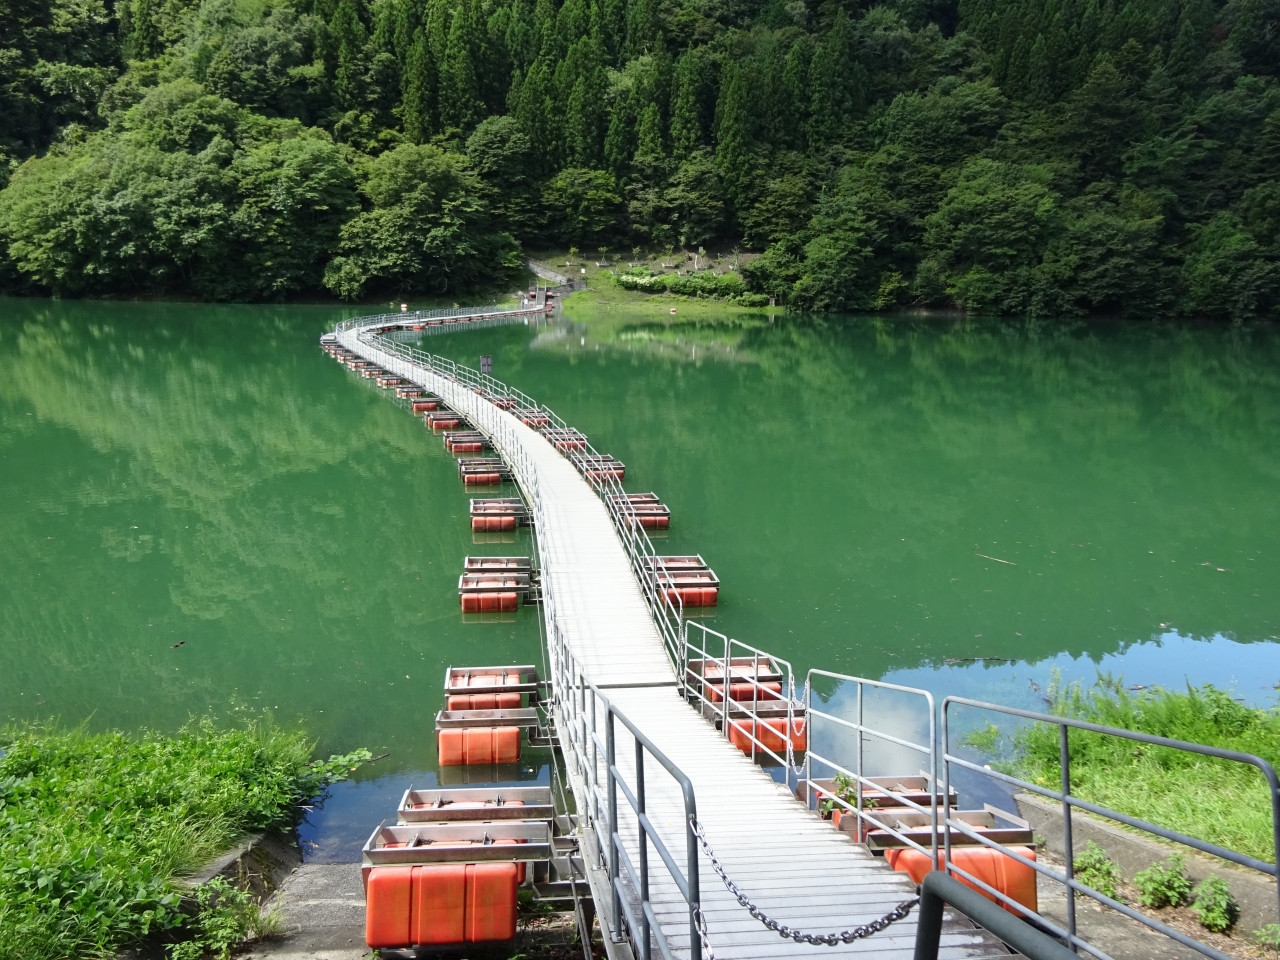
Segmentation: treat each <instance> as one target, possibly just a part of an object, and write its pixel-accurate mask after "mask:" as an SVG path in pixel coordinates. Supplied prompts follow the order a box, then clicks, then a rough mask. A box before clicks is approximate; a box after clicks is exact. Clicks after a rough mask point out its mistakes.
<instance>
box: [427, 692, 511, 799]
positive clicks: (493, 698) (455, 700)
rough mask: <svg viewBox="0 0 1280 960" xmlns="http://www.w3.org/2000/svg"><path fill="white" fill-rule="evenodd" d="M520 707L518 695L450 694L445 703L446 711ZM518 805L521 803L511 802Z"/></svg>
mask: <svg viewBox="0 0 1280 960" xmlns="http://www.w3.org/2000/svg"><path fill="white" fill-rule="evenodd" d="M519 707H520V694H518V693H501V692H499V693H451V694H450V695H449V699H448V701H447V702H446V703H445V709H446V710H517V709H519ZM511 802H512V803H518V802H521V801H514V800H513V801H511Z"/></svg>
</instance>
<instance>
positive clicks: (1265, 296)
mask: <svg viewBox="0 0 1280 960" xmlns="http://www.w3.org/2000/svg"><path fill="white" fill-rule="evenodd" d="M1278 71H1280V0H1226V2H1218V0H879V2H874V0H9V2H8V3H7V4H6V5H4V6H3V7H0V185H2V186H3V190H2V191H0V289H4V290H8V291H10V292H24V293H52V294H56V295H60V296H121V297H135V296H163V295H180V296H196V297H202V298H209V299H218V300H265V299H283V298H289V297H297V296H315V295H322V294H333V295H337V296H340V297H343V298H348V299H361V298H373V297H383V296H386V295H394V296H402V295H408V294H410V293H437V294H446V295H447V294H451V293H454V292H458V293H464V292H467V291H472V290H478V289H485V288H492V287H493V286H495V285H498V284H501V283H504V282H507V281H509V280H511V279H513V278H514V277H515V276H517V275H518V274H519V271H520V268H521V259H522V253H521V250H522V247H535V248H536V247H564V246H569V245H574V246H577V247H580V248H581V249H583V250H584V251H586V252H588V253H593V252H594V251H596V250H598V249H600V248H607V249H611V250H620V249H626V250H629V249H631V248H632V247H634V246H643V247H647V248H649V249H662V250H666V249H674V248H686V249H693V248H696V247H698V246H705V247H709V248H711V249H716V250H722V251H723V250H729V249H731V248H734V247H736V248H738V249H740V250H742V251H754V252H759V253H762V254H763V255H762V256H759V257H756V258H753V259H751V260H750V261H749V263H748V264H747V266H746V267H745V268H744V270H743V273H744V279H745V281H746V283H747V285H748V287H749V288H751V289H752V290H754V291H756V292H758V293H765V294H768V295H770V296H776V297H778V298H780V300H781V301H782V302H785V303H787V304H789V305H792V306H794V307H796V308H799V309H806V310H884V309H892V308H896V307H899V306H905V305H922V306H948V305H950V306H959V307H962V308H965V309H967V310H972V311H982V312H1003V313H1030V314H1035V315H1045V316H1052V315H1065V314H1072V313H1081V312H1109V313H1119V314H1123V315H1127V316H1133V317H1144V316H1157V315H1159V316H1166V315H1176V314H1187V315H1203V316H1211V317H1215V318H1224V319H1233V320H1243V319H1247V318H1251V317H1267V316H1275V315H1276V313H1277V312H1278V311H1280V306H1278V304H1280V173H1278V172H1280V86H1278V85H1277V73H1278Z"/></svg>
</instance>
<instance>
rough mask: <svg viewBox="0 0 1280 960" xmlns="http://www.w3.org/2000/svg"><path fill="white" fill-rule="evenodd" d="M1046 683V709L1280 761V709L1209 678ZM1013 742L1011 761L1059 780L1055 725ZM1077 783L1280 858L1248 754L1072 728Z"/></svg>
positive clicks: (1136, 809) (1156, 819)
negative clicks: (1136, 686) (1174, 685)
mask: <svg viewBox="0 0 1280 960" xmlns="http://www.w3.org/2000/svg"><path fill="white" fill-rule="evenodd" d="M1049 693H1050V697H1051V699H1052V702H1053V705H1052V707H1051V708H1050V711H1051V712H1053V713H1056V714H1058V715H1060V716H1067V717H1075V718H1078V719H1082V720H1088V721H1092V722H1094V723H1100V724H1105V725H1107V726H1112V727H1121V728H1123V729H1126V730H1136V731H1139V732H1142V733H1149V734H1154V735H1155V736H1160V737H1169V738H1171V739H1175V740H1187V741H1190V742H1192V743H1201V744H1207V745H1209V746H1215V747H1223V748H1226V749H1229V750H1237V751H1241V752H1243V753H1251V754H1255V755H1257V756H1259V757H1261V758H1262V759H1264V760H1267V761H1269V762H1270V763H1271V764H1272V765H1273V766H1280V710H1276V709H1271V710H1259V709H1256V708H1253V707H1247V706H1245V705H1243V704H1241V703H1237V702H1236V701H1235V700H1233V699H1232V698H1231V696H1230V695H1229V694H1227V693H1226V692H1224V691H1222V690H1219V689H1217V688H1216V687H1214V686H1212V685H1210V684H1206V685H1205V686H1202V687H1192V686H1190V685H1188V687H1187V690H1186V692H1185V693H1183V692H1177V691H1173V690H1164V689H1160V688H1156V689H1153V690H1149V691H1143V692H1141V693H1138V694H1136V695H1134V694H1131V693H1129V692H1128V691H1127V690H1125V688H1124V686H1123V684H1122V683H1121V682H1120V681H1119V680H1118V679H1116V678H1114V677H1111V676H1109V675H1103V676H1101V677H1099V679H1098V683H1097V685H1096V686H1094V687H1092V688H1089V689H1087V690H1086V689H1083V688H1082V687H1081V685H1080V684H1079V683H1073V684H1071V685H1069V686H1066V687H1062V685H1061V684H1060V682H1058V681H1057V679H1056V678H1055V682H1054V684H1053V685H1052V687H1051V688H1050V691H1049ZM1016 743H1017V747H1018V758H1017V760H1016V761H1015V762H1014V764H1013V768H1014V769H1015V770H1016V771H1017V772H1018V773H1019V774H1020V775H1022V776H1023V777H1024V778H1025V779H1028V780H1030V781H1032V782H1033V783H1039V784H1041V785H1043V786H1047V787H1055V788H1056V787H1057V786H1058V784H1059V778H1060V772H1059V771H1060V769H1061V768H1060V766H1059V759H1058V733H1057V728H1056V727H1051V726H1049V725H1048V724H1043V723H1040V724H1033V725H1032V726H1031V727H1030V728H1028V729H1026V730H1024V731H1022V732H1021V733H1020V734H1019V735H1018V737H1017V740H1016ZM1071 789H1072V793H1073V794H1075V795H1076V796H1079V797H1082V798H1083V799H1086V800H1091V801H1093V802H1094V803H1098V804H1102V805H1104V806H1108V807H1111V808H1112V809H1114V810H1118V811H1120V812H1121V813H1127V814H1129V815H1130V816H1135V817H1141V818H1143V819H1145V820H1149V821H1151V822H1153V823H1156V824H1160V825H1161V826H1165V827H1170V828H1172V829H1174V830H1179V831H1181V832H1183V833H1186V834H1189V835H1190V836H1193V837H1198V838H1200V839H1202V840H1208V841H1210V842H1212V843H1216V844H1220V845H1221V846H1224V847H1228V848H1230V849H1232V850H1236V851H1238V852H1240V853H1246V854H1248V855H1250V856H1253V857H1256V858H1258V859H1259V860H1266V861H1267V862H1274V861H1275V850H1274V848H1273V846H1272V833H1271V827H1272V824H1271V801H1270V796H1269V791H1268V787H1267V783H1266V781H1265V780H1264V779H1263V777H1262V775H1261V773H1259V771H1258V770H1257V769H1256V768H1253V767H1250V766H1246V765H1245V764H1242V763H1236V762H1231V761H1227V760H1219V759H1216V758H1212V757H1202V756H1198V755H1196V754H1192V753H1187V752H1184V751H1179V750H1171V749H1168V748H1166V747H1150V746H1147V745H1145V744H1139V743H1134V742H1133V741H1131V740H1124V739H1120V738H1117V737H1107V736H1100V735H1098V734H1092V733H1086V732H1082V731H1079V730H1072V731H1071Z"/></svg>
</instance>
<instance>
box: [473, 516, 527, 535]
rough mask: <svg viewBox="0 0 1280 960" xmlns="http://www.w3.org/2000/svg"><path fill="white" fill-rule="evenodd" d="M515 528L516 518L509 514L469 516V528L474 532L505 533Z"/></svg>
mask: <svg viewBox="0 0 1280 960" xmlns="http://www.w3.org/2000/svg"><path fill="white" fill-rule="evenodd" d="M515 528H516V518H515V517H514V516H512V515H511V514H506V515H505V516H495V515H492V514H490V515H488V516H483V515H482V516H477V517H472V518H471V529H472V531H473V532H475V533H506V532H508V531H510V530H514V529H515Z"/></svg>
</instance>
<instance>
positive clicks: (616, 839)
mask: <svg viewBox="0 0 1280 960" xmlns="http://www.w3.org/2000/svg"><path fill="white" fill-rule="evenodd" d="M604 723H605V737H606V738H607V739H606V741H605V743H606V753H607V757H608V764H609V765H608V768H607V769H606V771H605V782H606V783H607V784H608V785H609V889H610V891H611V892H612V896H611V897H610V901H611V902H610V911H611V912H612V914H613V922H612V924H611V926H612V927H613V929H612V930H611V931H610V936H612V937H613V942H614V943H617V942H618V941H619V940H620V939H621V938H622V892H621V890H619V889H618V886H619V885H618V878H619V877H620V876H621V873H622V871H621V869H620V863H621V858H620V857H619V856H618V848H619V847H621V846H622V838H621V837H620V836H619V834H618V777H617V766H616V765H615V763H614V761H615V760H616V759H617V758H616V746H615V741H614V729H613V711H612V710H606V711H605V719H604Z"/></svg>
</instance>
